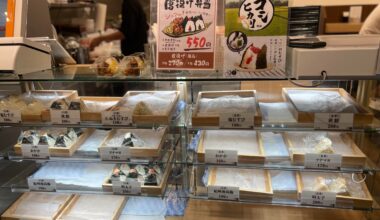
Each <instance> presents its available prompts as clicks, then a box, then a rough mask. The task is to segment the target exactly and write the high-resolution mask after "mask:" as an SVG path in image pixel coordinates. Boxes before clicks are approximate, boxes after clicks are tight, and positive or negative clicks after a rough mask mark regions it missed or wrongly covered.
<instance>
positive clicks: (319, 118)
mask: <svg viewBox="0 0 380 220" xmlns="http://www.w3.org/2000/svg"><path fill="white" fill-rule="evenodd" d="M353 127H354V114H350V113H342V114H335V113H316V114H315V115H314V128H315V129H324V130H351V129H352V128H353Z"/></svg>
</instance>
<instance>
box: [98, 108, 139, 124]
mask: <svg viewBox="0 0 380 220" xmlns="http://www.w3.org/2000/svg"><path fill="white" fill-rule="evenodd" d="M102 124H103V125H125V126H130V125H132V115H131V114H130V113H129V112H126V111H104V112H102Z"/></svg>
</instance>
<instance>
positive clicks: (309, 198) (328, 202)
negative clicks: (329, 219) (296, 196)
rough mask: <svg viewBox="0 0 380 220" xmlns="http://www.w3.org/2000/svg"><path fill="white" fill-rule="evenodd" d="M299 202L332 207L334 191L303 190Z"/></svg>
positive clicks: (334, 203)
mask: <svg viewBox="0 0 380 220" xmlns="http://www.w3.org/2000/svg"><path fill="white" fill-rule="evenodd" d="M301 204H303V205H312V206H326V207H334V206H335V205H336V193H334V192H317V191H305V190H304V191H302V193H301Z"/></svg>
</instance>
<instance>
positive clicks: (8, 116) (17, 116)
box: [0, 109, 21, 123]
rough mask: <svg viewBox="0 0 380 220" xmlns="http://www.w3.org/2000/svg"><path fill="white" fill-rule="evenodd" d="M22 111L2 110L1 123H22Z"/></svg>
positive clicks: (0, 113)
mask: <svg viewBox="0 0 380 220" xmlns="http://www.w3.org/2000/svg"><path fill="white" fill-rule="evenodd" d="M20 122H21V112H20V111H18V110H9V109H2V110H0V123H20Z"/></svg>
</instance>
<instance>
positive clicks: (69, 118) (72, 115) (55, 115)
mask: <svg viewBox="0 0 380 220" xmlns="http://www.w3.org/2000/svg"><path fill="white" fill-rule="evenodd" d="M50 118H51V122H52V123H53V124H69V125H73V124H80V111H79V110H53V109H50Z"/></svg>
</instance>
